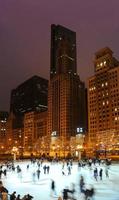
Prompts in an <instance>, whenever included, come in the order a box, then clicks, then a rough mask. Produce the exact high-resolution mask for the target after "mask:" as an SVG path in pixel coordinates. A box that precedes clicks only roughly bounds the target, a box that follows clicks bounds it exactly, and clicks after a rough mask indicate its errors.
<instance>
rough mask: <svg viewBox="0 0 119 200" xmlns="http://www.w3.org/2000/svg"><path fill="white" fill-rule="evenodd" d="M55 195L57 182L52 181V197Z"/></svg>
mask: <svg viewBox="0 0 119 200" xmlns="http://www.w3.org/2000/svg"><path fill="white" fill-rule="evenodd" d="M53 193H54V194H55V195H56V189H55V181H54V180H51V195H52V194H53Z"/></svg>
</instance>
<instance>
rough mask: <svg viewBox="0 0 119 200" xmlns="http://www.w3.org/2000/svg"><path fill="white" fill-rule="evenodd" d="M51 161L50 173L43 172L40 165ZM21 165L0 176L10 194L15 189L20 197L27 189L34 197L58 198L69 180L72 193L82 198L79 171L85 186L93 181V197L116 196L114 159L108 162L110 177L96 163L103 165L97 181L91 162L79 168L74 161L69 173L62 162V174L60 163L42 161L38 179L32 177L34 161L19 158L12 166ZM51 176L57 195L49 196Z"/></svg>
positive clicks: (118, 169) (118, 176)
mask: <svg viewBox="0 0 119 200" xmlns="http://www.w3.org/2000/svg"><path fill="white" fill-rule="evenodd" d="M28 164H29V166H30V167H29V170H27V167H26V166H27V165H28ZM45 164H46V165H50V173H49V174H44V171H43V166H44V165H45ZM17 165H20V167H21V169H22V173H21V174H19V175H18V174H17V171H16V170H15V172H12V171H9V172H7V177H4V175H3V176H2V178H1V180H2V181H3V185H4V186H5V187H6V188H7V189H8V191H9V193H10V194H11V193H12V192H13V191H16V192H17V194H20V195H21V197H23V196H24V195H25V194H27V193H29V194H30V195H32V196H33V197H34V200H57V199H58V197H59V196H60V195H62V191H63V189H64V188H66V187H68V188H69V189H71V186H72V183H74V184H75V186H76V187H75V189H76V193H75V197H76V199H77V200H83V199H84V198H83V194H81V193H80V190H79V180H80V175H83V176H84V180H85V183H86V187H88V186H89V184H91V185H93V187H94V188H95V197H94V199H95V200H119V164H117V163H115V164H112V165H111V166H110V169H109V178H107V177H106V175H105V166H104V165H100V166H97V168H98V170H99V169H100V168H102V169H103V179H102V180H100V179H99V177H98V181H96V180H95V179H94V177H93V169H94V167H95V166H93V169H92V170H89V168H88V167H87V166H86V167H84V168H81V169H80V170H78V167H77V163H73V167H72V170H71V175H68V173H67V167H66V166H65V169H64V171H65V173H66V175H65V176H63V175H62V163H58V164H57V163H55V164H49V163H48V162H46V163H43V166H42V167H41V169H40V170H41V174H40V179H39V180H38V179H37V176H35V179H34V178H33V173H34V172H36V170H37V164H34V165H33V164H31V162H30V161H24V162H22V161H19V162H15V166H17ZM51 179H53V180H54V181H55V184H56V192H57V195H54V194H52V196H51V190H50V186H51Z"/></svg>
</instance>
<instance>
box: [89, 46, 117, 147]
mask: <svg viewBox="0 0 119 200" xmlns="http://www.w3.org/2000/svg"><path fill="white" fill-rule="evenodd" d="M94 69H95V74H94V76H92V77H90V78H89V82H88V113H89V115H88V122H89V138H90V144H91V145H92V147H94V148H95V149H99V150H104V149H112V148H113V147H114V145H116V143H118V141H119V133H118V130H119V62H118V61H117V60H116V59H115V58H114V57H113V52H112V50H111V49H110V48H108V47H106V48H103V49H101V50H99V51H98V52H96V53H95V60H94ZM95 141H96V142H95Z"/></svg>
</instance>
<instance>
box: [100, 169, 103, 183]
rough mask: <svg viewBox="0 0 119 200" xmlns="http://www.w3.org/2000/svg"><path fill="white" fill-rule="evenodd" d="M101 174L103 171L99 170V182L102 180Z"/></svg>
mask: <svg viewBox="0 0 119 200" xmlns="http://www.w3.org/2000/svg"><path fill="white" fill-rule="evenodd" d="M102 172H103V169H102V168H101V169H100V171H99V176H100V180H102Z"/></svg>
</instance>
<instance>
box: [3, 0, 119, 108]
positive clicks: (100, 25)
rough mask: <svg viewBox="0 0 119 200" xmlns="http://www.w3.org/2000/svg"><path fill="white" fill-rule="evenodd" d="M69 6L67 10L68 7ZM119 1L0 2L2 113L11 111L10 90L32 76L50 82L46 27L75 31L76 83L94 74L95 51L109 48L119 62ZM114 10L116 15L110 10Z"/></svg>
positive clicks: (48, 39)
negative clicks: (63, 27)
mask: <svg viewBox="0 0 119 200" xmlns="http://www.w3.org/2000/svg"><path fill="white" fill-rule="evenodd" d="M67 5H68V7H67ZM118 6H119V2H118V0H115V1H112V0H110V1H105V2H104V1H102V0H101V1H100V2H99V1H91V2H87V1H86V0H85V1H76V2H74V1H72V0H69V1H67V0H66V1H65V2H64V1H60V2H57V3H56V2H55V1H54V0H53V1H52V4H50V3H49V4H48V2H47V1H42V0H41V1H36V0H35V1H31V0H29V1H27V0H26V1H25V2H24V1H22V0H21V1H19V2H16V1H14V0H11V1H8V0H6V1H3V0H2V1H1V2H0V29H1V34H0V44H1V45H0V80H1V84H0V93H1V98H0V110H9V102H10V92H11V90H12V89H14V88H16V87H17V86H18V85H19V84H21V83H22V82H24V81H25V80H26V79H28V78H30V77H31V76H33V75H38V76H41V77H43V78H48V79H49V71H50V26H51V24H55V23H56V24H61V25H63V26H66V27H67V28H69V29H72V30H73V31H75V32H76V37H77V69H78V74H79V76H80V79H81V80H82V81H85V82H86V80H87V78H88V77H90V76H92V75H93V73H94V64H93V59H94V53H95V52H96V51H97V50H98V49H100V48H103V47H105V46H109V47H110V48H111V49H112V50H113V52H114V55H115V56H116V57H117V59H118V58H119V49H118V46H117V45H118V42H117V41H118V32H119V26H118V23H117V20H118ZM112 11H114V12H112Z"/></svg>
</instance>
